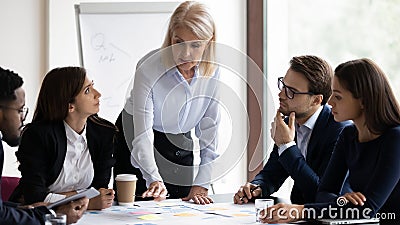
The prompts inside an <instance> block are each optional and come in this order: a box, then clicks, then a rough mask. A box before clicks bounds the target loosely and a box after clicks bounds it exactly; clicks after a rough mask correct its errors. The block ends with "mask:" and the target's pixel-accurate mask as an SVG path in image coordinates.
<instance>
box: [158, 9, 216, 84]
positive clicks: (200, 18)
mask: <svg viewBox="0 0 400 225" xmlns="http://www.w3.org/2000/svg"><path fill="white" fill-rule="evenodd" d="M178 28H185V29H188V30H190V31H191V32H192V33H193V34H194V35H195V36H196V37H197V38H198V39H199V40H208V41H209V44H208V45H207V47H206V49H205V50H204V53H203V57H202V59H201V61H200V63H199V69H200V71H201V73H202V74H203V76H211V75H212V74H213V73H214V71H215V68H216V65H215V40H216V39H215V24H214V20H213V18H212V17H211V15H210V13H209V12H208V11H207V8H206V6H205V5H203V4H201V3H198V2H195V1H186V2H183V3H181V4H180V5H179V6H178V7H177V8H176V9H175V11H174V13H173V14H172V16H171V18H170V21H169V25H168V31H167V34H166V35H165V39H164V43H163V45H162V48H163V49H164V50H163V53H162V61H163V63H164V64H165V66H167V68H171V67H173V66H175V63H174V62H173V60H172V57H171V54H172V53H171V48H169V46H171V45H172V43H171V38H172V35H173V32H174V31H175V30H176V29H178ZM166 48H167V49H166Z"/></svg>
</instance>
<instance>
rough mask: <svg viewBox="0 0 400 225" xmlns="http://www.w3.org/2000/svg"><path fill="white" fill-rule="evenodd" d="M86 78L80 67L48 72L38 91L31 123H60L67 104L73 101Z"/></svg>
mask: <svg viewBox="0 0 400 225" xmlns="http://www.w3.org/2000/svg"><path fill="white" fill-rule="evenodd" d="M85 78H86V70H85V69H84V68H82V67H60V68H55V69H53V70H51V71H50V72H48V73H47V74H46V76H45V77H44V79H43V82H42V86H41V88H40V91H39V96H38V100H37V105H36V109H35V113H34V114H33V119H32V121H40V120H45V121H62V120H64V119H65V117H67V114H68V106H69V105H68V104H69V103H73V102H74V101H75V97H76V96H77V95H78V94H79V92H80V91H81V89H82V87H83V84H84V82H85Z"/></svg>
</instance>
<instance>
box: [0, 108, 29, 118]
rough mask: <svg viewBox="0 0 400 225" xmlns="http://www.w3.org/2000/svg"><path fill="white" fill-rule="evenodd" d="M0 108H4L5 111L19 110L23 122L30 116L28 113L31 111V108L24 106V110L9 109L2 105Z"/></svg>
mask: <svg viewBox="0 0 400 225" xmlns="http://www.w3.org/2000/svg"><path fill="white" fill-rule="evenodd" d="M0 108H3V109H11V110H17V111H18V113H19V114H20V115H22V121H24V120H25V118H26V116H27V115H28V111H29V108H28V107H26V106H24V107H22V108H19V109H16V108H13V107H8V106H4V105H0Z"/></svg>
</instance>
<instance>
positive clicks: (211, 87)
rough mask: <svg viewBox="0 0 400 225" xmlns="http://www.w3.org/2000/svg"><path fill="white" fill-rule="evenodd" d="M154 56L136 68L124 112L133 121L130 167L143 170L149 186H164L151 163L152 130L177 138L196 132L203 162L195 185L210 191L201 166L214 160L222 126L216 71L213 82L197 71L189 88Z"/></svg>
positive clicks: (207, 173) (206, 170) (207, 174)
mask: <svg viewBox="0 0 400 225" xmlns="http://www.w3.org/2000/svg"><path fill="white" fill-rule="evenodd" d="M156 51H157V50H156ZM156 51H153V52H150V53H149V54H147V55H146V56H145V57H144V58H143V59H142V60H141V61H140V62H139V63H138V68H137V69H136V73H135V80H134V87H133V89H132V91H131V95H130V97H129V99H128V100H127V102H126V104H125V110H126V111H127V112H128V113H129V114H131V115H133V121H134V122H133V123H134V140H133V142H132V145H133V149H132V155H131V162H132V164H133V166H135V167H138V168H139V169H140V170H141V172H142V174H143V178H144V179H145V180H146V185H147V186H149V185H150V183H152V182H154V181H163V179H162V178H161V176H160V173H159V171H158V168H157V165H156V162H155V158H154V150H153V143H154V134H153V129H155V130H157V131H160V132H163V133H171V134H179V133H187V132H189V131H190V130H191V129H193V128H195V135H196V136H197V137H198V138H199V140H200V150H201V151H200V158H201V162H200V169H199V173H198V174H197V176H196V178H195V180H194V184H195V185H201V186H203V187H208V184H209V183H210V177H211V174H210V173H211V171H210V168H209V167H206V166H204V167H202V165H205V164H207V163H209V162H211V161H213V160H214V159H215V158H217V157H218V154H217V153H216V152H215V149H216V145H217V130H218V124H219V121H220V114H219V110H218V99H217V98H218V96H217V92H218V90H217V89H218V78H219V69H217V70H216V71H215V73H214V74H213V75H212V76H210V77H203V76H201V75H200V74H199V68H198V67H197V66H196V68H195V73H194V76H193V78H192V80H191V82H190V83H188V82H187V81H186V80H185V78H184V77H183V76H182V74H181V73H180V72H179V71H178V69H177V68H176V67H173V68H172V69H170V70H168V69H167V68H166V67H165V66H164V64H163V63H162V62H161V57H160V54H157V53H156V54H154V53H155V52H156ZM139 65H140V66H139Z"/></svg>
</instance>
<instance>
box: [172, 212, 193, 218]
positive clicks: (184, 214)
mask: <svg viewBox="0 0 400 225" xmlns="http://www.w3.org/2000/svg"><path fill="white" fill-rule="evenodd" d="M174 216H181V217H191V216H197V214H194V213H177V214H174Z"/></svg>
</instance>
